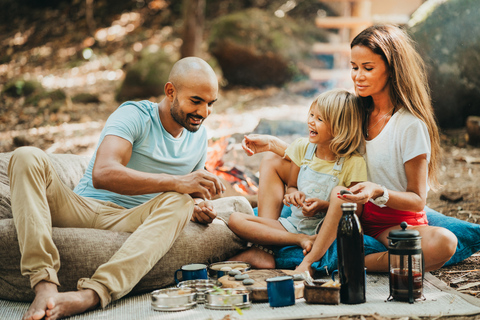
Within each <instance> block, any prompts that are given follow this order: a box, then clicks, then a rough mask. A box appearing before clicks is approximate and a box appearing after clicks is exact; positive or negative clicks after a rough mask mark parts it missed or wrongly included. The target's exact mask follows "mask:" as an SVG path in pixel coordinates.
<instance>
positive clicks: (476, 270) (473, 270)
mask: <svg viewBox="0 0 480 320" xmlns="http://www.w3.org/2000/svg"><path fill="white" fill-rule="evenodd" d="M478 271H480V269H472V270H457V271H444V272H445V273H462V272H465V273H469V272H478Z"/></svg>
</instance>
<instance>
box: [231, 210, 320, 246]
mask: <svg viewBox="0 0 480 320" xmlns="http://www.w3.org/2000/svg"><path fill="white" fill-rule="evenodd" d="M228 227H229V228H230V229H231V230H232V231H233V232H234V233H235V234H236V235H238V236H239V237H240V238H242V239H245V240H248V241H250V242H253V243H257V244H261V245H277V246H289V245H297V246H302V244H304V243H305V242H306V241H308V240H311V238H312V237H315V236H309V235H306V234H302V233H291V232H288V231H287V230H285V228H284V227H283V225H282V224H281V223H280V221H278V220H273V219H268V218H262V217H256V216H252V215H249V214H244V213H241V212H234V213H232V214H231V215H230V218H229V220H228Z"/></svg>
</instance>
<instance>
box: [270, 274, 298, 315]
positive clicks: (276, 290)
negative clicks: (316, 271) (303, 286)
mask: <svg viewBox="0 0 480 320" xmlns="http://www.w3.org/2000/svg"><path fill="white" fill-rule="evenodd" d="M266 282H267V292H268V303H269V304H270V307H272V308H276V307H286V306H291V305H294V304H295V288H294V286H293V277H292V276H280V277H274V278H268V279H267V280H266Z"/></svg>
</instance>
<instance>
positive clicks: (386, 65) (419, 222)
mask: <svg viewBox="0 0 480 320" xmlns="http://www.w3.org/2000/svg"><path fill="white" fill-rule="evenodd" d="M351 49H352V51H351V64H352V71H351V75H352V80H353V82H354V85H355V91H356V93H357V94H358V95H359V96H360V97H361V98H362V100H363V102H364V105H363V111H364V135H365V138H366V157H365V158H366V162H367V171H368V175H369V179H368V180H369V182H364V183H359V184H357V185H355V186H354V187H352V188H351V189H350V191H352V192H353V195H344V196H341V198H342V199H343V200H345V201H347V202H357V203H361V204H365V207H364V211H363V213H362V214H361V216H360V219H361V221H362V225H363V226H364V230H365V234H368V235H371V236H373V237H375V238H376V239H377V240H379V241H380V242H382V243H383V244H385V245H386V244H387V236H388V233H389V232H390V231H391V230H393V229H398V228H399V224H400V222H401V221H403V220H406V221H407V222H408V223H409V224H410V225H411V226H410V227H409V228H414V229H417V230H418V231H419V232H420V235H421V237H422V249H423V252H424V256H425V270H426V271H430V270H435V269H438V268H440V267H441V266H442V265H443V264H444V263H445V262H447V261H448V260H449V259H450V258H451V257H452V256H453V254H454V253H455V250H456V246H457V238H456V237H455V235H454V234H453V233H452V232H450V231H449V230H447V229H444V228H439V227H433V226H429V225H428V221H427V219H426V214H425V212H424V211H423V208H424V207H425V204H426V198H427V192H428V190H429V186H430V187H432V188H434V187H436V186H438V181H437V179H436V176H435V175H436V171H437V161H438V156H439V150H440V145H439V137H438V129H437V126H436V123H435V119H434V115H433V109H432V106H431V102H430V96H429V90H428V84H427V80H426V76H425V68H424V64H423V61H422V59H421V58H420V56H419V55H418V53H417V52H416V51H415V49H414V48H413V45H412V41H411V40H410V38H409V37H408V36H407V35H406V34H405V33H404V32H403V31H402V30H401V29H399V28H398V27H395V26H390V25H381V26H373V27H370V28H367V29H365V30H364V31H362V32H361V33H360V34H359V35H358V36H357V37H355V39H354V40H353V41H352V43H351ZM243 146H244V149H245V150H246V152H247V153H248V154H255V153H258V152H262V151H270V150H275V151H276V152H275V153H276V154H279V153H280V154H281V150H284V149H285V148H286V144H285V143H284V142H282V141H280V140H279V139H277V138H274V137H268V136H249V137H245V140H244V142H243ZM288 167H289V166H288V163H287V161H285V160H283V159H282V158H281V157H279V156H276V155H275V154H273V155H272V154H269V155H268V156H266V157H265V158H264V159H263V161H262V164H261V166H260V172H261V179H260V190H259V208H258V214H259V216H263V217H269V218H274V219H276V218H278V216H279V214H280V211H281V208H282V203H281V200H282V199H280V198H279V197H278V195H277V194H278V193H277V192H271V190H272V188H275V189H277V188H278V189H279V190H282V189H284V182H285V181H288ZM338 196H339V197H340V195H338ZM254 250H256V252H255V251H254V252H249V253H245V257H247V258H248V257H250V258H251V255H253V254H255V253H256V254H259V253H260V250H258V248H254ZM263 254H264V253H263ZM237 258H239V257H238V256H237ZM240 258H241V257H240ZM257 260H260V256H258V257H257ZM365 266H366V267H367V269H368V270H369V271H382V272H385V271H388V255H386V252H380V253H375V254H371V255H368V256H366V257H365Z"/></svg>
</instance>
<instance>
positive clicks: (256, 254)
mask: <svg viewBox="0 0 480 320" xmlns="http://www.w3.org/2000/svg"><path fill="white" fill-rule="evenodd" d="M228 260H229V261H243V262H247V263H249V264H250V265H251V266H252V268H254V269H275V258H274V256H273V254H270V253H268V252H266V251H264V250H262V249H260V248H257V247H251V248H250V249H248V250H245V251H242V252H240V253H239V254H237V255H235V256H233V257H231V258H230V259H228Z"/></svg>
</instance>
